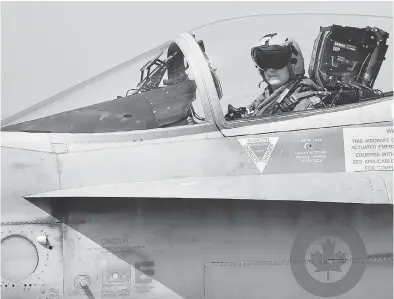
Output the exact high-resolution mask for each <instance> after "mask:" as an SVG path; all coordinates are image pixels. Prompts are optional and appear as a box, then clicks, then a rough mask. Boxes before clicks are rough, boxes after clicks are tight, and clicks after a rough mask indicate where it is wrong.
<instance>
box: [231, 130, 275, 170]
mask: <svg viewBox="0 0 394 299" xmlns="http://www.w3.org/2000/svg"><path fill="white" fill-rule="evenodd" d="M278 139H279V137H266V138H241V139H238V141H239V143H240V144H241V145H242V146H243V148H244V149H245V151H246V152H247V153H248V155H249V157H250V158H251V159H252V160H253V162H254V164H256V166H257V168H258V169H259V170H260V172H261V173H262V172H263V171H264V168H265V166H266V165H267V162H268V160H269V158H270V157H271V154H272V152H273V150H274V148H275V145H276V143H277V142H278Z"/></svg>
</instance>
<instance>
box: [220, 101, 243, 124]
mask: <svg viewBox="0 0 394 299" xmlns="http://www.w3.org/2000/svg"><path fill="white" fill-rule="evenodd" d="M247 114H248V110H247V109H246V108H245V107H239V108H235V107H234V106H233V105H231V104H229V105H228V108H227V114H226V115H225V116H224V117H225V119H226V120H227V121H231V120H235V119H238V118H243V117H245V116H246V115H247Z"/></svg>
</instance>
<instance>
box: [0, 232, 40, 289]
mask: <svg viewBox="0 0 394 299" xmlns="http://www.w3.org/2000/svg"><path fill="white" fill-rule="evenodd" d="M37 265H38V252H37V249H36V247H35V246H34V244H33V243H32V242H31V241H30V240H28V239H27V238H25V237H23V236H20V235H11V236H8V237H5V238H4V239H2V240H1V277H2V278H4V279H6V280H8V281H9V282H18V281H20V280H22V279H25V278H27V277H29V276H30V275H31V274H32V273H33V272H34V271H35V270H36V268H37Z"/></svg>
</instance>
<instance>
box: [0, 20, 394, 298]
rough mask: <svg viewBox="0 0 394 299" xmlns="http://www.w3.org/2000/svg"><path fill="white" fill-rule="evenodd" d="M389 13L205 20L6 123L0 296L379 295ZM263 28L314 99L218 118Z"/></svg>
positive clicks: (385, 292) (249, 72) (256, 85)
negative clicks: (317, 92) (310, 105)
mask: <svg viewBox="0 0 394 299" xmlns="http://www.w3.org/2000/svg"><path fill="white" fill-rule="evenodd" d="M324 28H326V29H327V28H328V29H327V30H326V29H324ZM351 28H353V29H351ZM392 28H393V19H392V17H377V16H357V15H351V16H350V15H341V14H336V15H332V14H331V15H328V14H292V15H260V16H251V17H244V18H237V19H233V20H224V21H220V22H215V23H213V24H208V25H206V26H202V27H200V28H198V29H195V30H192V31H190V32H186V33H183V34H180V35H179V36H178V37H176V38H174V39H173V40H171V41H169V42H167V43H165V44H163V45H160V46H158V47H157V48H155V49H153V50H151V51H148V52H146V53H145V54H143V55H141V56H138V57H136V58H133V59H131V60H130V61H127V62H125V63H124V64H121V65H119V66H117V67H115V68H113V69H111V70H109V71H107V72H105V73H103V74H100V75H98V76H96V77H94V78H91V79H89V80H87V81H85V82H83V83H81V84H79V85H76V86H74V87H72V88H70V89H69V90H66V91H63V92H62V93H60V94H58V95H55V96H53V97H51V98H49V99H47V100H45V101H43V102H40V103H38V104H36V105H34V106H32V107H29V108H28V109H26V110H23V111H21V112H19V113H17V114H15V115H13V116H11V117H9V118H7V119H5V120H3V121H2V131H1V139H2V144H1V150H2V153H1V162H2V163H1V170H2V190H1V208H2V211H1V217H2V219H1V221H2V222H1V247H2V250H1V264H2V271H1V295H2V298H37V299H38V298H40V299H43V298H85V297H87V298H90V299H92V298H96V299H97V298H147V299H154V298H156V299H158V298H160V299H161V298H166V299H167V298H193V299H196V298H206V299H216V298H226V299H233V298H234V299H235V298H248V299H255V298H256V299H257V298H292V299H294V298H303V299H304V298H316V297H320V298H321V297H339V296H340V298H371V297H374V298H391V297H392V295H393V285H392V281H393V271H392V270H393V264H392V258H393V164H394V163H393V162H394V130H393V120H392V109H393V93H392V90H393V88H392V82H393V72H392V67H393V58H392V51H391V50H392V49H393V48H394V47H393V42H392V36H393V34H392V33H393V32H392ZM325 30H326V31H325ZM341 30H342V31H341ZM343 30H345V31H343ZM346 30H350V31H346ZM352 30H353V31H352ZM271 32H282V33H284V34H286V35H289V36H292V37H293V38H294V40H296V41H297V42H298V43H299V45H300V48H301V49H302V53H303V57H304V62H305V73H306V74H308V70H310V69H311V70H312V69H314V70H316V66H318V68H317V69H318V70H319V72H320V73H318V74H319V75H318V76H317V75H316V74H317V73H314V74H315V75H316V76H315V77H314V80H316V81H318V79H317V78H320V79H321V78H323V79H324V80H327V82H329V84H328V83H327V84H328V85H327V86H331V87H332V88H331V89H329V88H326V89H325V92H327V100H325V106H324V107H322V108H318V109H313V110H306V111H298V112H293V111H285V112H283V113H280V114H274V115H269V116H264V117H251V118H248V117H246V118H245V117H239V118H233V119H229V118H226V117H225V115H226V114H228V113H229V112H230V111H228V110H227V109H228V107H229V104H231V106H232V107H244V106H246V105H248V104H249V103H251V102H252V101H253V99H254V98H256V96H258V95H259V94H260V93H261V92H262V88H263V86H264V82H263V83H262V84H260V83H261V81H262V78H261V76H260V74H259V72H258V71H257V70H256V68H255V65H254V64H253V61H252V59H251V56H250V48H251V47H252V45H253V44H254V43H255V42H256V41H258V40H259V39H260V38H261V37H262V36H263V35H264V34H267V33H271ZM338 32H351V34H350V33H349V34H347V35H346V34H345V35H338V34H337V33H338ZM359 33H360V34H361V33H362V34H361V35H360V34H359ZM344 36H345V37H346V38H345V37H344ZM358 37H360V38H358ZM320 41H321V42H320ZM386 42H387V44H386ZM323 44H324V45H326V47H325V49H326V50H327V52H324V51H323V50H319V51H320V52H321V53H323V54H324V53H329V54H327V55H326V54H324V55H323V54H322V55H316V49H321V47H322V46H321V45H323ZM387 49H389V50H388V51H387V52H386V50H387ZM390 49H391V50H390ZM320 52H319V53H320ZM364 54H365V59H364V56H362V55H364ZM311 57H315V59H314V60H312V63H310V61H311V59H310V58H311ZM360 57H361V58H362V59H361V58H360ZM373 59H374V60H373ZM372 62H373V63H372ZM315 63H316V64H315ZM323 71H324V72H326V73H324V72H323ZM343 74H352V76H353V75H354V74H356V75H354V78H352V80H350V79H349V76H345V75H343ZM319 76H320V77H319ZM311 78H312V76H311ZM320 79H319V80H320ZM366 82H367V83H366ZM330 84H331V85H330ZM234 111H237V110H234ZM234 111H233V112H234Z"/></svg>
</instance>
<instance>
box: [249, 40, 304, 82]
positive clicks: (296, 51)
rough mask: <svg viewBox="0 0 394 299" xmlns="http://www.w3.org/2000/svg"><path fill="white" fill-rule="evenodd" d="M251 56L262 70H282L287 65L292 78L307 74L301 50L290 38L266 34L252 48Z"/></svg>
mask: <svg viewBox="0 0 394 299" xmlns="http://www.w3.org/2000/svg"><path fill="white" fill-rule="evenodd" d="M251 55H252V59H253V61H254V63H255V65H256V67H257V68H259V69H260V70H266V69H270V68H273V69H282V68H284V67H285V66H286V65H287V66H288V70H289V74H290V78H293V79H294V78H295V77H297V76H303V75H304V74H305V69H304V58H303V56H302V52H301V49H300V47H299V45H298V44H297V42H296V41H295V40H293V39H292V38H290V37H286V36H282V35H279V34H277V33H271V34H266V35H264V36H263V37H262V38H261V39H260V41H259V42H258V43H257V44H256V45H254V46H253V47H252V49H251Z"/></svg>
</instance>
